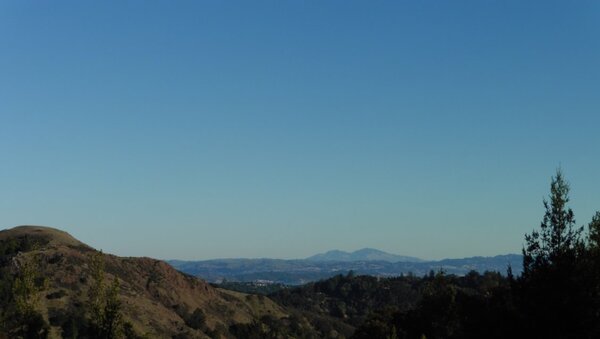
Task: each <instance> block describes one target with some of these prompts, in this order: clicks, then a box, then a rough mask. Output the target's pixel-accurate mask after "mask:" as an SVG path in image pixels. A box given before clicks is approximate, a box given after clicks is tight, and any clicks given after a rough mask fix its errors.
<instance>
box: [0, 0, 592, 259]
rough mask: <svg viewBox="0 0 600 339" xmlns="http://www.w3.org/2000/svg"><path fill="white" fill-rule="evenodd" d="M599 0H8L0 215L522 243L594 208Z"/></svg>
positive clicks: (11, 220) (12, 221) (98, 226)
mask: <svg viewBox="0 0 600 339" xmlns="http://www.w3.org/2000/svg"><path fill="white" fill-rule="evenodd" d="M599 109H600V2H597V1H576V2H574V1H562V2H556V1H547V0H544V1H522V0H518V1H505V0H502V1H500V0H498V1H485V0H483V1H482V0H477V1H346V0H344V1H281V0H277V1H239V2H233V1H20V0H19V1H2V2H0V227H1V228H7V227H12V226H16V225H21V224H37V225H48V226H54V227H58V228H61V229H64V230H66V231H68V232H70V233H71V234H73V235H74V236H75V237H77V238H79V239H81V240H82V241H84V242H86V243H88V244H90V245H92V246H94V247H96V248H101V249H104V251H105V252H110V253H115V254H118V255H134V256H152V257H157V258H169V259H172V258H179V259H207V258H216V257H275V258H297V257H305V256H309V255H312V254H314V253H316V252H321V251H325V250H329V249H334V248H336V249H342V250H355V249H358V248H362V247H375V248H379V249H382V250H386V251H389V252H393V253H398V254H404V255H414V256H419V257H422V258H430V259H434V258H443V257H463V256H472V255H495V254H502V253H509V252H519V251H520V249H521V246H522V243H523V235H524V234H525V233H527V232H530V231H531V230H532V229H533V228H534V227H537V226H538V225H539V222H540V220H541V217H542V215H543V206H542V199H543V198H544V197H545V196H546V195H547V193H548V191H549V183H550V177H551V175H553V173H554V171H555V169H556V168H557V167H558V166H559V165H560V166H562V168H563V170H564V172H565V175H566V177H567V179H568V180H569V181H570V182H571V186H572V191H571V197H572V207H573V208H574V211H575V214H576V217H577V221H578V223H579V224H584V223H585V224H587V222H589V220H590V219H591V216H592V214H593V213H594V211H596V210H599V209H600V151H599V146H600V133H599V127H600V110H599Z"/></svg>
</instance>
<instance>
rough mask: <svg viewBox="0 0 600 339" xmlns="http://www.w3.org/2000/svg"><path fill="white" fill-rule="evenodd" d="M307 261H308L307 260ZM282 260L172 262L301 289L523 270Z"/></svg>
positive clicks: (488, 263)
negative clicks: (362, 278)
mask: <svg viewBox="0 0 600 339" xmlns="http://www.w3.org/2000/svg"><path fill="white" fill-rule="evenodd" d="M309 259H310V258H309ZM309 259H304V260H302V259H300V260H282V259H214V260H204V261H181V260H171V261H169V263H170V264H171V265H173V267H175V268H176V269H178V270H180V271H182V272H185V273H188V274H191V275H195V276H197V277H201V278H202V279H206V280H207V281H209V282H217V283H218V282H221V281H223V280H227V281H238V282H252V281H261V282H265V283H269V282H272V283H282V284H287V285H300V284H305V283H308V282H311V281H316V280H321V279H326V278H329V277H332V276H334V275H337V274H340V273H342V274H345V273H347V272H348V271H354V272H355V273H356V274H360V275H372V276H379V277H390V276H399V275H401V274H409V273H411V274H414V275H417V276H423V275H425V274H427V273H429V272H430V271H432V270H433V271H439V270H444V271H446V272H447V273H449V274H456V275H464V274H467V273H468V272H469V271H477V272H480V273H483V272H485V271H496V272H500V273H502V274H506V269H507V268H508V266H509V265H510V266H511V268H512V271H513V273H514V274H517V275H518V274H520V273H521V270H522V260H523V258H522V256H521V255H519V254H507V255H498V256H495V257H471V258H462V259H444V260H439V261H419V262H401V261H400V262H389V261H383V260H379V261H376V260H357V261H333V260H309Z"/></svg>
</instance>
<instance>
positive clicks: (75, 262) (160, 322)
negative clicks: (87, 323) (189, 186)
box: [0, 226, 285, 338]
mask: <svg viewBox="0 0 600 339" xmlns="http://www.w3.org/2000/svg"><path fill="white" fill-rule="evenodd" d="M24 237H27V238H28V239H29V240H31V241H32V242H33V243H34V246H32V248H31V249H30V250H28V251H26V252H21V253H18V254H17V255H16V256H15V257H14V258H13V260H11V262H9V263H5V264H6V265H11V266H12V268H13V269H15V270H16V269H18V267H19V266H20V265H21V264H22V263H23V262H24V261H29V262H31V263H34V265H35V266H36V267H37V270H38V272H39V273H40V275H41V276H43V277H45V278H47V281H48V283H47V288H46V289H45V290H44V291H43V292H41V293H40V295H39V300H40V303H39V308H40V311H41V312H42V314H43V315H44V317H45V318H46V320H48V321H49V323H50V324H51V325H53V327H52V335H53V336H54V337H59V338H60V337H61V336H60V335H61V329H60V327H59V320H58V319H61V317H63V318H64V315H65V314H67V313H68V312H73V310H79V309H83V308H82V305H86V303H87V295H88V294H87V293H88V289H89V287H90V286H91V280H92V279H91V276H90V266H89V263H90V254H92V253H95V252H96V250H95V249H93V248H92V247H90V246H87V245H85V244H83V243H81V242H80V241H78V240H76V239H75V238H73V237H72V236H70V235H69V234H68V233H66V232H63V231H60V230H57V229H53V228H49V227H41V226H19V227H15V228H12V229H9V230H3V231H0V241H6V240H9V239H18V238H21V239H22V238H24ZM103 257H104V262H105V267H106V268H105V271H106V281H107V283H110V282H111V281H112V280H113V279H119V281H120V286H121V288H120V299H121V301H122V304H123V314H124V318H125V320H127V321H129V322H131V324H132V325H133V327H134V329H135V330H136V332H138V333H140V334H147V336H148V337H151V338H164V337H171V336H174V335H177V334H182V333H185V334H187V335H188V337H192V338H193V337H197V338H203V337H206V335H205V334H204V333H203V332H202V331H200V330H194V329H192V328H190V327H188V326H187V325H186V323H185V321H184V317H185V316H186V315H189V314H191V313H192V312H193V311H194V310H196V309H197V308H199V309H201V310H202V311H203V312H204V313H205V315H206V324H207V327H208V329H215V328H216V327H218V326H225V327H227V326H229V325H231V324H233V323H237V322H242V323H246V322H251V321H252V320H255V319H258V318H259V317H261V316H263V315H265V314H271V315H274V316H276V317H282V316H285V312H284V310H283V309H282V308H281V307H279V306H278V305H276V304H275V303H273V302H272V301H271V300H269V299H268V298H258V297H257V296H253V295H244V294H238V293H229V292H225V291H221V290H219V289H215V288H213V287H212V286H210V285H209V284H207V283H206V282H205V281H203V280H201V279H198V278H195V277H192V276H189V275H186V274H183V273H181V272H179V271H177V270H175V269H174V268H173V267H171V266H170V265H168V264H167V263H165V262H163V261H160V260H155V259H151V258H132V257H117V256H114V255H108V254H104V255H103Z"/></svg>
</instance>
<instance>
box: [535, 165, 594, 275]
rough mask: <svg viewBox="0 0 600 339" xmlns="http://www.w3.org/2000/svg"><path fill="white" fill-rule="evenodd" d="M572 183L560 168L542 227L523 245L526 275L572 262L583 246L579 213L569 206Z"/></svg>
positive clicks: (554, 179)
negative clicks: (576, 217)
mask: <svg viewBox="0 0 600 339" xmlns="http://www.w3.org/2000/svg"><path fill="white" fill-rule="evenodd" d="M569 189H570V187H569V184H568V183H567V182H566V181H565V179H564V177H563V174H562V171H561V170H560V169H558V170H557V171H556V176H555V177H553V178H552V182H551V184H550V196H549V198H550V200H549V201H548V200H544V208H545V209H546V212H545V214H544V218H543V220H542V222H541V224H540V230H539V231H537V230H534V231H533V232H532V233H531V234H528V235H525V241H526V246H525V248H523V275H524V276H527V275H529V274H532V273H533V272H534V271H535V270H539V269H543V268H544V267H547V266H548V265H553V264H561V262H572V261H573V260H575V259H576V257H577V256H578V254H579V251H580V250H581V248H582V245H583V243H582V241H581V232H582V231H583V228H577V227H576V226H575V214H574V213H573V210H571V208H569V207H568V206H567V204H568V202H569Z"/></svg>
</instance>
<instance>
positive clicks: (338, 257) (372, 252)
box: [306, 248, 424, 262]
mask: <svg viewBox="0 0 600 339" xmlns="http://www.w3.org/2000/svg"><path fill="white" fill-rule="evenodd" d="M306 260H308V261H341V262H344V261H387V262H423V261H424V260H422V259H419V258H415V257H407V256H403V255H397V254H391V253H387V252H384V251H380V250H377V249H374V248H363V249H360V250H357V251H354V252H345V251H339V250H332V251H329V252H326V253H319V254H316V255H313V256H311V257H308V258H306Z"/></svg>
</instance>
